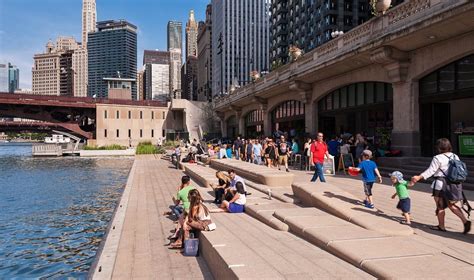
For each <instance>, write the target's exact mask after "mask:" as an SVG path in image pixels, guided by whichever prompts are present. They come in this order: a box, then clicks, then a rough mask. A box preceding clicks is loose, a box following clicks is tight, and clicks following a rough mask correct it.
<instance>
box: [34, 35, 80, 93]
mask: <svg viewBox="0 0 474 280" xmlns="http://www.w3.org/2000/svg"><path fill="white" fill-rule="evenodd" d="M70 39H71V38H66V37H59V38H58V40H57V41H56V45H55V44H54V43H53V42H51V41H49V42H48V43H47V44H46V50H45V52H44V53H41V54H35V55H34V61H35V64H34V66H33V69H32V74H33V75H32V78H33V94H38V95H56V96H59V95H73V94H74V89H73V84H74V69H73V68H72V55H73V52H74V50H75V49H77V43H75V40H74V39H72V40H70ZM58 46H59V48H58Z"/></svg>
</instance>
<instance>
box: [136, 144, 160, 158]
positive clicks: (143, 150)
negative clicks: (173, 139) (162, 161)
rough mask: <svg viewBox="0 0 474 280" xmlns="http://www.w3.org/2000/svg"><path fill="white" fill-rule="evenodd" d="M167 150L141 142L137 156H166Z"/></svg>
mask: <svg viewBox="0 0 474 280" xmlns="http://www.w3.org/2000/svg"><path fill="white" fill-rule="evenodd" d="M164 153H165V149H164V148H163V147H157V146H155V145H153V144H152V143H151V142H141V143H139V144H138V146H137V150H136V154H137V155H151V154H164Z"/></svg>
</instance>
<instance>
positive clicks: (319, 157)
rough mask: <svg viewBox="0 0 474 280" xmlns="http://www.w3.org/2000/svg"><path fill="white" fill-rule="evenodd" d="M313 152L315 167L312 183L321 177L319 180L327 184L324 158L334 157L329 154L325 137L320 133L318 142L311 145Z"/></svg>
mask: <svg viewBox="0 0 474 280" xmlns="http://www.w3.org/2000/svg"><path fill="white" fill-rule="evenodd" d="M310 151H311V159H312V161H313V164H314V166H315V170H314V175H313V178H311V182H316V180H317V179H318V177H319V180H320V181H321V182H323V183H325V182H326V179H325V178H324V172H323V165H324V157H328V158H332V156H331V155H330V154H329V152H328V146H327V145H326V143H325V142H324V135H323V134H322V133H321V132H319V133H318V134H317V137H316V140H315V141H314V142H313V144H311V147H310Z"/></svg>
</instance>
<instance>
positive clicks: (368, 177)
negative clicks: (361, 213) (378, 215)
mask: <svg viewBox="0 0 474 280" xmlns="http://www.w3.org/2000/svg"><path fill="white" fill-rule="evenodd" d="M362 158H363V160H362V162H361V163H359V166H358V167H357V168H355V170H357V171H359V172H362V181H363V182H364V193H365V200H364V206H365V207H367V208H370V209H373V208H374V202H373V200H372V188H373V186H374V183H375V178H376V177H375V175H377V177H378V178H379V182H380V183H382V176H381V175H380V172H379V170H378V169H377V164H375V162H373V161H372V160H370V159H371V158H372V152H371V151H370V150H364V151H363V152H362Z"/></svg>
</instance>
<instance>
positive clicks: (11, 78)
mask: <svg viewBox="0 0 474 280" xmlns="http://www.w3.org/2000/svg"><path fill="white" fill-rule="evenodd" d="M8 85H9V92H12V93H13V92H15V90H18V89H20V69H18V67H16V66H15V65H11V64H9V68H8Z"/></svg>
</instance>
